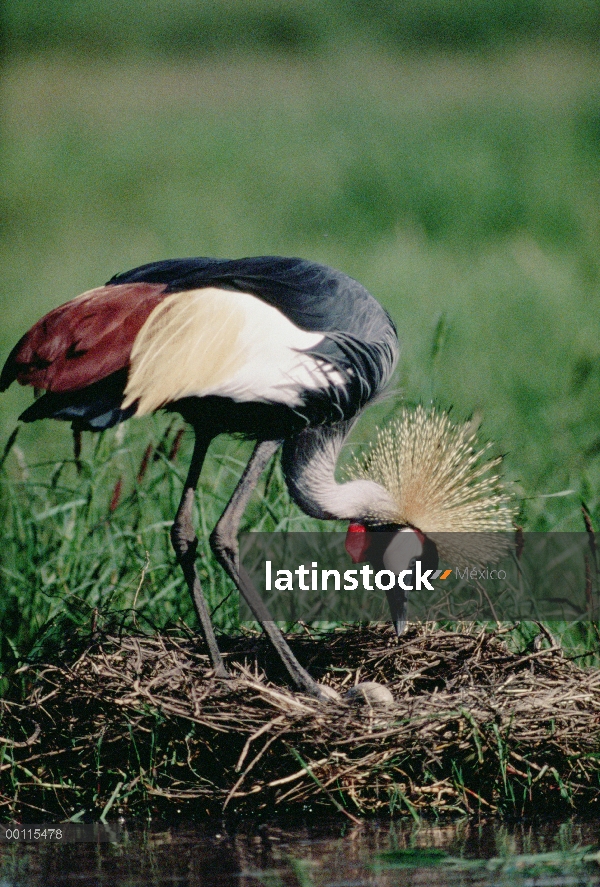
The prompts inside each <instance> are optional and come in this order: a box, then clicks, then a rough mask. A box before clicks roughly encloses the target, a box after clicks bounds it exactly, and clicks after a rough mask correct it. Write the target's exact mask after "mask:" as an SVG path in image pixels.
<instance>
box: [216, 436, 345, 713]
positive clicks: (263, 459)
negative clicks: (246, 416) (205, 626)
mask: <svg viewBox="0 0 600 887" xmlns="http://www.w3.org/2000/svg"><path fill="white" fill-rule="evenodd" d="M280 444H281V441H277V440H266V441H262V442H260V443H257V445H256V447H255V449H254V452H253V454H252V456H251V457H250V461H249V462H248V464H247V465H246V468H245V470H244V473H243V474H242V476H241V478H240V480H239V483H238V485H237V487H236V488H235V490H234V493H233V496H232V497H231V499H230V500H229V503H228V504H227V507H226V508H225V511H224V512H223V514H222V515H221V517H220V518H219V521H218V523H217V525H216V527H215V528H214V530H213V532H212V534H211V537H210V544H211V548H212V550H213V552H214V555H215V557H216V558H217V560H218V561H219V563H220V564H221V565H222V567H223V569H224V570H225V572H226V573H227V574H228V575H229V576H230V577H231V579H233V581H234V582H235V584H236V586H237V587H238V589H239V590H240V592H241V594H243V596H244V598H245V600H246V603H247V604H248V606H249V607H250V609H251V610H252V613H253V614H254V616H255V617H256V619H257V620H258V622H259V623H260V625H261V627H262V629H263V631H264V632H265V634H266V635H267V637H268V638H269V640H270V641H271V643H272V644H273V646H274V648H275V650H276V651H277V653H278V654H279V657H280V659H281V661H282V662H283V664H284V665H285V667H286V668H287V670H288V672H289V674H290V676H291V678H292V680H293V682H294V684H295V685H296V687H297V688H298V689H299V690H304V692H305V693H309V694H310V695H311V696H316V697H317V698H318V699H323V700H326V699H330V698H331V695H328V693H327V691H326V690H325V689H324V688H323V687H321V686H320V685H319V684H317V682H316V681H314V680H313V679H312V678H311V676H310V675H309V673H308V672H307V671H306V670H305V669H304V668H302V666H301V665H300V663H299V662H298V660H297V659H296V657H295V656H294V654H293V653H292V651H291V650H290V648H289V646H288V644H287V643H286V640H285V638H284V637H283V635H282V633H281V632H280V630H279V628H278V627H277V625H276V624H275V622H274V621H273V617H272V616H271V615H270V613H269V611H268V610H267V608H266V606H265V604H264V602H263V601H262V599H261V598H260V595H259V594H258V592H257V591H256V589H255V588H254V585H253V584H252V581H251V580H250V577H249V576H248V574H247V572H246V571H245V570H244V569H243V568H242V567H240V565H239V552H238V539H237V536H238V531H239V526H240V521H241V519H242V516H243V514H244V511H245V509H246V506H247V504H248V501H249V499H250V496H251V495H252V492H253V490H254V489H255V487H256V484H257V483H258V480H259V478H260V476H261V474H262V473H263V471H264V470H265V468H266V467H267V464H268V462H269V460H270V459H271V457H272V456H274V455H275V453H276V452H277V450H278V449H279V446H280Z"/></svg>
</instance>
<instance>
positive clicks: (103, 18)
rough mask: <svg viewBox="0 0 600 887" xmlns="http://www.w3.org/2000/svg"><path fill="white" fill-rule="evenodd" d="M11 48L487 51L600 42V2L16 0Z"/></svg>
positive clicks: (10, 20)
mask: <svg viewBox="0 0 600 887" xmlns="http://www.w3.org/2000/svg"><path fill="white" fill-rule="evenodd" d="M4 26H5V40H6V44H7V45H8V47H9V48H15V47H16V48H18V49H19V50H20V51H24V50H39V49H40V48H48V47H52V48H53V49H61V48H62V49H64V48H67V49H68V50H69V51H72V50H73V48H74V47H75V48H77V49H78V50H80V51H86V52H88V53H95V54H101V55H104V56H106V55H109V56H110V55H113V54H115V53H118V52H122V51H123V50H126V51H127V52H132V51H133V52H142V53H150V52H152V53H163V54H169V55H170V54H173V53H176V54H190V55H192V54H193V55H197V54H203V53H215V52H222V51H224V50H226V49H228V48H231V47H232V46H237V47H239V46H242V47H244V48H246V49H253V50H255V51H263V52H264V51H270V52H287V53H290V52H292V53H298V54H316V53H321V52H323V51H326V50H327V49H328V48H329V47H331V45H332V44H336V43H338V42H339V41H340V40H348V39H352V38H353V39H355V40H356V39H357V38H358V39H361V40H365V39H367V40H368V39H371V40H376V41H380V42H382V43H384V44H385V45H387V46H389V47H392V48H394V49H402V48H406V47H418V48H424V47H435V48H445V49H469V50H474V49H479V50H480V49H482V48H487V47H489V46H497V45H498V44H500V45H502V44H506V43H511V42H514V41H518V40H523V39H540V38H546V39H548V38H559V39H564V38H567V37H568V38H571V39H576V40H579V41H584V42H589V43H590V44H592V43H593V41H594V39H595V38H597V34H598V28H599V27H600V7H599V5H598V3H597V2H596V0H570V2H568V0H413V2H410V3H408V2H400V3H399V2H391V0H353V2H348V0H321V2H318V0H287V2H285V3H281V2H277V0H229V2H228V3H224V2H223V0H220V2H219V0H217V2H215V0H212V2H210V0H196V2H194V3H190V2H189V0H172V2H171V3H170V4H168V5H167V6H166V7H165V4H162V3H159V2H157V0H144V2H142V0H126V2H123V3H117V2H116V0H105V2H100V0H78V2H69V3H67V2H65V0H37V2H33V0H12V2H11V3H9V4H7V6H6V10H5V12H4Z"/></svg>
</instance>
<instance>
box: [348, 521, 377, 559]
mask: <svg viewBox="0 0 600 887" xmlns="http://www.w3.org/2000/svg"><path fill="white" fill-rule="evenodd" d="M345 544H346V551H347V552H348V554H349V555H350V557H351V558H352V563H353V564H360V562H361V561H363V560H364V559H365V554H366V553H367V550H368V548H369V546H370V544H371V536H370V534H369V532H368V530H367V528H366V527H365V526H364V525H363V524H350V526H349V527H348V532H347V533H346V543H345Z"/></svg>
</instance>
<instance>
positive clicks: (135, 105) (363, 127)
mask: <svg viewBox="0 0 600 887" xmlns="http://www.w3.org/2000/svg"><path fill="white" fill-rule="evenodd" d="M301 7H302V8H308V5H305V6H302V4H300V5H299V6H298V8H301ZM26 8H27V7H25V6H24V5H23V4H21V5H16V6H15V7H14V8H13V9H12V12H11V15H13V16H17V14H18V15H22V16H25V12H23V10H26ZM78 8H81V9H83V6H81V7H78ZM248 8H249V7H248ZM294 8H296V7H294ZM311 8H312V7H311ZM361 8H362V7H360V5H357V6H356V15H359V12H360V9H361ZM382 8H383V6H382ZM386 8H387V7H386ZM390 8H391V7H390ZM423 8H424V7H423ZM432 8H433V6H432ZM440 8H441V7H440ZM482 8H483V7H482ZM540 8H541V7H540ZM544 8H545V7H544ZM578 8H579V7H578ZM48 9H50V6H49V5H48ZM315 9H316V7H315ZM19 10H20V12H19ZM27 14H29V13H27ZM82 14H83V13H82ZM311 14H312V13H311ZM15 20H16V19H15ZM20 20H22V21H25V20H26V16H25V18H23V17H22V19H20ZM15 27H16V25H15ZM19 27H21V26H20V25H19ZM19 33H21V32H19ZM23 33H24V32H23ZM32 39H33V38H32ZM17 43H18V41H17ZM15 45H16V44H15ZM30 48H31V47H30ZM0 88H1V90H2V106H3V117H2V123H1V126H2V136H3V141H2V148H1V152H0V164H1V167H0V169H1V173H2V177H1V182H0V198H1V200H2V205H3V222H2V229H1V230H2V240H1V241H0V261H1V262H2V268H3V273H2V277H1V281H0V309H1V310H2V318H3V321H2V325H1V327H0V354H1V355H2V357H4V356H5V355H6V354H7V353H8V351H9V349H10V348H11V347H12V345H13V344H14V342H15V341H16V340H17V338H18V337H19V336H20V335H21V334H22V333H23V332H24V331H25V330H26V329H27V328H28V326H29V325H30V324H31V323H32V322H33V321H34V320H36V319H37V318H38V317H39V316H40V314H42V313H43V312H44V311H46V310H48V309H50V308H51V307H53V306H54V305H56V304H58V303H60V302H62V301H65V300H67V299H68V298H71V297H72V296H74V295H76V294H77V293H78V292H81V291H82V290H84V289H88V288H90V287H93V286H96V285H98V284H100V283H103V282H104V281H105V280H107V279H108V278H109V277H110V276H111V275H112V274H114V273H115V272H117V271H119V270H124V269H126V268H129V267H133V266H135V265H138V264H141V263H143V262H148V261H152V260H156V259H160V258H168V257H170V256H182V255H220V256H240V255H252V254H261V253H278V254H289V255H303V256H306V257H308V258H312V259H315V260H319V261H324V262H327V263H329V264H332V265H334V266H337V267H340V268H342V269H344V270H345V271H347V272H348V273H350V274H352V275H353V276H355V277H357V278H358V279H360V280H361V281H362V282H363V283H364V284H365V285H366V286H368V287H369V289H370V290H371V291H372V292H373V293H374V294H375V295H376V296H377V297H378V298H379V299H380V300H381V301H382V302H383V303H384V304H385V305H386V307H387V308H388V309H389V310H390V312H391V314H392V315H393V317H394V319H395V320H396V323H397V325H398V329H399V334H400V338H401V340H402V342H403V353H402V359H401V364H400V367H399V372H398V379H397V384H398V391H397V396H398V397H399V398H403V399H405V400H406V401H408V402H409V403H415V402H418V401H421V400H422V401H425V402H428V401H430V400H433V401H435V402H436V403H437V404H439V405H440V406H442V407H445V408H447V407H449V406H453V408H454V412H455V415H456V416H457V417H458V418H463V417H465V416H467V415H469V414H470V413H472V412H473V411H476V412H477V413H480V414H481V415H482V416H483V426H482V428H483V435H484V436H488V437H490V438H491V439H493V440H494V441H495V442H496V443H497V447H498V448H499V450H500V451H502V452H505V453H506V454H507V455H506V459H505V471H506V474H507V475H508V477H509V478H510V479H512V480H513V481H514V482H515V491H516V495H517V496H518V498H519V501H520V502H522V515H521V516H522V520H523V523H524V525H525V527H526V528H527V529H530V530H548V529H560V530H580V529H583V524H582V522H581V514H580V501H581V499H583V500H585V502H586V503H587V506H588V508H589V509H590V512H591V514H592V518H593V520H594V521H595V523H596V526H599V525H600V422H599V420H600V406H599V404H600V370H599V366H600V363H599V361H598V357H599V356H600V345H599V341H600V339H599V335H598V333H599V324H598V303H599V298H598V295H599V281H600V265H599V261H598V256H599V255H600V250H599V249H598V247H599V246H600V243H599V240H600V228H599V226H598V218H600V190H599V188H598V172H599V170H600V64H599V63H598V61H597V59H596V58H595V57H594V56H592V55H591V54H588V53H587V51H586V50H585V49H581V48H579V49H577V48H574V47H573V46H570V47H565V46H560V45H557V44H553V45H535V46H533V45H525V46H521V47H519V48H513V49H511V50H510V51H506V52H503V53H502V54H500V53H498V54H494V53H492V54H490V55H488V56H486V57H483V56H473V55H464V56H462V55H457V54H455V55H451V56H450V55H445V54H443V53H439V54H433V55H420V56H414V55H413V56H411V55H405V56H403V57H400V56H394V55H392V54H390V53H389V52H388V51H386V50H384V49H383V48H377V47H375V46H374V45H373V44H368V43H365V44H364V45H358V44H356V43H353V44H352V45H351V46H350V47H349V48H348V47H346V49H344V47H343V45H342V46H341V48H340V47H339V46H333V47H329V48H328V49H327V48H326V49H324V50H323V52H319V53H317V54H312V55H311V54H308V55H302V54H300V55H296V56H293V57H292V56H290V57H287V58H284V57H282V56H274V55H252V54H248V55H243V54H240V53H239V52H229V53H225V54H221V55H212V56H208V57H203V58H202V59H201V60H197V59H194V58H188V59H187V60H184V61H182V60H181V59H180V60H178V61H173V60H166V59H165V58H164V57H163V58H162V60H159V59H157V58H154V59H152V60H148V59H146V60H144V58H143V57H134V58H133V59H129V60H128V61H123V60H113V61H107V60H100V59H98V58H97V57H92V56H90V57H87V58H85V59H84V58H82V57H77V56H73V55H64V54H58V53H55V54H51V53H48V52H46V53H45V54H42V55H38V56H27V57H25V56H17V55H13V56H11V57H9V58H8V60H7V61H6V62H5V65H4V77H3V81H2V85H1V87H0ZM29 400H30V392H26V391H23V390H19V389H17V388H16V387H15V389H14V390H12V389H11V391H9V392H8V393H7V394H6V395H4V396H3V400H2V410H1V413H0V434H1V436H2V438H1V439H2V440H6V439H7V438H8V435H9V434H10V432H11V430H12V429H13V427H14V424H15V421H16V417H17V415H18V413H19V411H20V410H21V409H23V408H24V407H25V406H26V404H27V403H28V402H29ZM391 406H392V402H391V401H390V402H388V403H384V404H382V405H379V406H378V407H373V408H372V409H370V410H369V411H368V412H367V414H366V416H365V417H364V419H363V420H362V422H361V424H360V426H359V428H358V429H357V432H356V435H355V440H356V441H360V440H361V439H363V440H364V439H366V438H368V437H370V436H372V434H373V430H374V425H375V423H376V422H377V421H378V419H380V418H381V417H382V415H385V414H386V412H387V411H388V410H389V409H390V408H391ZM164 428H165V424H164V422H163V420H154V421H142V422H132V423H128V425H127V426H126V427H125V429H124V431H123V432H122V433H123V434H124V437H122V438H119V435H116V434H115V433H114V432H113V433H111V435H107V436H106V438H105V439H103V440H98V439H97V438H92V437H90V438H89V439H88V440H87V441H86V442H85V450H84V457H85V458H84V466H83V470H82V472H81V474H80V475H77V474H76V472H75V470H74V467H73V465H72V464H71V465H68V464H67V465H66V466H64V467H63V461H62V460H63V459H69V458H70V456H69V454H70V434H69V431H68V428H67V427H65V426H64V425H59V424H58V423H54V424H52V423H49V422H48V423H40V424H39V425H37V426H29V427H26V428H24V429H22V431H21V432H20V435H19V438H18V441H17V444H18V447H19V448H20V450H15V449H13V451H12V452H11V454H10V455H9V457H8V458H7V460H6V464H5V468H4V474H3V479H2V484H3V486H2V504H1V505H0V509H1V511H2V515H1V517H2V527H3V534H4V537H3V542H2V545H3V557H2V562H1V580H0V581H1V583H2V591H1V594H0V601H1V603H0V609H1V611H2V613H1V615H0V627H2V644H3V645H4V649H3V654H2V655H3V657H4V660H5V661H6V659H7V657H8V658H10V653H9V650H10V648H11V647H12V648H14V650H15V651H16V650H20V651H21V652H22V651H23V650H24V649H27V648H30V647H31V644H32V643H34V641H35V637H36V636H37V632H38V631H40V630H41V629H42V627H43V626H44V625H45V624H46V623H47V621H48V620H51V619H53V618H55V617H56V618H58V614H59V613H66V614H67V616H68V618H73V619H79V620H81V619H82V618H88V617H89V614H90V612H91V610H92V609H93V608H94V607H95V606H100V605H103V604H106V603H110V605H111V606H113V607H116V608H125V609H127V608H130V607H131V606H132V603H133V600H134V598H135V595H136V593H137V601H136V607H137V609H138V611H139V613H140V614H142V615H143V618H147V619H149V620H150V621H151V622H153V621H156V622H159V623H161V624H164V620H165V619H173V620H175V619H177V618H186V619H188V618H190V617H191V612H190V605H189V603H188V601H187V595H186V592H185V589H184V588H183V587H182V581H181V579H180V578H179V576H178V573H177V571H176V570H174V559H173V555H172V553H171V551H170V547H169V541H168V521H170V520H171V519H172V516H173V513H174V509H175V505H176V501H177V497H178V494H179V489H180V483H181V479H182V477H183V474H184V472H185V453H184V452H182V453H181V454H180V455H179V457H178V458H177V460H176V461H175V462H173V463H171V462H169V460H168V459H167V454H168V447H166V446H163V449H162V450H161V451H159V459H158V461H157V462H153V463H152V466H151V468H150V470H149V472H148V475H147V477H146V478H145V479H144V482H143V483H142V484H140V485H139V486H136V485H135V483H134V479H135V475H136V472H137V466H139V464H140V461H141V459H142V455H143V451H144V448H145V446H146V444H147V443H148V441H154V442H155V444H157V445H158V442H159V440H160V438H161V435H162V434H163V430H164ZM173 434H174V430H173V431H171V435H173ZM186 447H187V449H186V450H185V448H184V450H185V451H186V452H188V453H189V441H187V440H186ZM19 452H20V453H22V455H20V456H19V458H17V455H18V454H19ZM214 452H215V453H219V454H226V455H219V456H218V457H217V456H216V455H215V456H213V457H212V458H211V461H210V463H209V465H208V466H207V470H206V474H205V480H204V481H203V484H204V486H203V491H204V493H203V496H202V497H201V500H200V502H201V507H202V509H203V512H202V514H201V515H200V517H201V521H202V529H204V527H206V528H210V527H211V526H212V524H213V523H214V520H215V519H216V515H217V513H218V511H219V507H220V506H221V505H222V504H223V503H224V501H225V499H226V497H227V495H228V493H229V492H230V491H231V489H232V488H233V485H234V483H235V479H236V476H237V475H238V474H239V471H240V469H241V464H242V456H243V455H244V454H246V453H247V446H246V445H242V444H232V445H231V447H230V448H229V449H227V448H226V447H225V445H224V444H223V443H219V444H218V445H216V449H215V451H214ZM19 460H20V461H19ZM121 475H122V476H123V477H124V493H123V499H122V502H121V504H120V505H119V507H118V508H117V510H116V511H114V512H111V511H110V509H109V503H110V496H111V494H112V490H113V489H114V484H115V483H116V481H117V479H118V477H119V476H121ZM272 484H273V487H272V489H271V492H269V493H268V494H267V500H268V502H269V503H270V507H271V511H270V512H269V511H268V512H267V514H268V517H267V518H266V520H267V523H268V527H267V526H265V528H269V527H273V526H275V525H281V524H283V523H284V522H285V521H286V520H288V519H292V520H294V521H298V522H299V524H298V525H300V526H305V525H306V526H308V524H303V523H302V520H303V518H302V517H301V516H299V513H298V512H297V510H296V509H295V508H294V507H293V506H291V505H290V503H289V500H288V499H287V496H286V493H285V491H284V489H283V486H282V483H281V478H280V477H279V475H278V474H275V475H274V476H273V479H272ZM565 491H571V492H565ZM556 494H563V495H558V496H557V495H556ZM53 509H57V510H53ZM61 509H62V510H61ZM262 514H263V510H262V509H261V507H260V502H259V497H257V498H256V500H255V501H254V504H253V506H252V509H251V510H250V512H249V515H248V517H247V526H249V527H250V526H252V527H256V526H258V525H259V522H260V520H261V517H260V516H261V515H262ZM269 522H270V523H269ZM295 525H296V524H295ZM146 552H148V553H149V559H148V563H147V566H146ZM203 564H204V566H203V568H202V569H203V570H204V571H205V572H206V577H205V578H206V581H207V584H208V586H209V588H210V596H211V602H212V604H213V605H215V606H216V603H217V601H218V599H219V597H220V596H221V594H222V592H224V591H226V590H227V586H226V585H225V584H224V580H222V579H221V578H220V573H219V572H218V571H217V570H216V568H215V567H214V566H213V565H212V562H211V561H208V560H207V561H204V562H203ZM142 573H143V583H142V586H141V588H140V590H139V592H138V585H139V584H140V579H141V577H142ZM82 602H83V603H82ZM227 606H228V605H227ZM227 606H226V607H225V608H224V609H223V608H222V609H221V610H219V611H218V616H217V618H218V619H221V620H222V622H221V624H222V626H223V627H231V626H232V624H233V622H232V620H234V619H235V614H234V612H233V610H228V609H227ZM142 615H140V618H142ZM61 618H62V617H61ZM25 635H26V636H27V638H25Z"/></svg>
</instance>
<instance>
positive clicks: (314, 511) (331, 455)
mask: <svg viewBox="0 0 600 887" xmlns="http://www.w3.org/2000/svg"><path fill="white" fill-rule="evenodd" d="M352 425H353V421H350V422H340V423H338V424H337V425H335V426H326V425H321V426H318V427H314V428H307V429H305V430H304V431H302V432H301V433H300V434H299V435H298V436H297V437H295V438H293V439H291V440H289V441H286V443H285V444H284V447H283V454H282V465H283V471H284V474H285V479H286V483H287V486H288V489H289V491H290V494H291V496H292V498H293V500H294V501H295V502H296V504H297V505H299V506H300V508H302V510H303V511H304V512H306V514H309V515H310V516H311V517H316V518H319V519H320V520H350V521H360V522H372V523H393V522H394V519H395V515H396V512H397V507H396V505H395V503H394V500H393V499H392V497H391V496H390V494H389V493H388V491H387V490H386V489H385V488H384V487H382V486H381V485H380V484H378V483H375V481H371V480H350V481H347V482H346V483H341V484H340V483H338V482H337V481H336V479H335V469H336V465H337V461H338V458H339V455H340V452H341V449H342V447H343V445H344V442H345V440H346V438H347V437H348V434H349V433H350V430H351V428H352Z"/></svg>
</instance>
